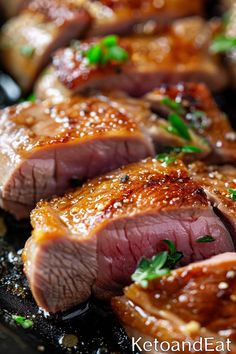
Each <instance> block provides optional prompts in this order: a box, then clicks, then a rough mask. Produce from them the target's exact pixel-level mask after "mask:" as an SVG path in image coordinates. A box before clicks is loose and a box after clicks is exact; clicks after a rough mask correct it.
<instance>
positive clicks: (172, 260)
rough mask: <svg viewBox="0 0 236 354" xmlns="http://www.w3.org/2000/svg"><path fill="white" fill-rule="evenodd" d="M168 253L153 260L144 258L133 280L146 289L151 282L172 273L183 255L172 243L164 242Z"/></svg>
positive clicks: (161, 254)
mask: <svg viewBox="0 0 236 354" xmlns="http://www.w3.org/2000/svg"><path fill="white" fill-rule="evenodd" d="M163 242H164V243H165V244H166V245H167V247H168V249H169V250H168V251H164V252H160V253H158V254H157V255H156V256H153V257H152V258H151V259H148V258H142V259H141V261H140V263H139V264H138V267H137V269H136V271H135V272H134V274H133V275H132V277H131V279H132V280H133V281H134V282H136V283H138V284H139V285H141V286H142V287H144V288H146V287H147V286H148V282H149V281H150V280H153V279H156V278H160V277H162V276H164V275H168V274H170V273H171V269H173V268H174V267H175V265H176V264H177V263H178V262H179V261H180V260H181V259H182V258H183V253H182V252H179V251H177V250H176V247H175V245H174V243H173V242H172V241H169V240H163Z"/></svg>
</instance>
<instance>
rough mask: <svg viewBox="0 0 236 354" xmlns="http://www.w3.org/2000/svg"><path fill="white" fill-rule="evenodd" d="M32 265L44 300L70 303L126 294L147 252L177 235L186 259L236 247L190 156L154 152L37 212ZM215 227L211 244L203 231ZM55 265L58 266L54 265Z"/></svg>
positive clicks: (48, 304) (50, 305)
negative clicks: (192, 174) (168, 159)
mask: <svg viewBox="0 0 236 354" xmlns="http://www.w3.org/2000/svg"><path fill="white" fill-rule="evenodd" d="M31 222H32V226H33V232H32V237H31V238H30V239H29V240H28V241H27V244H26V247H25V250H24V258H23V260H24V267H25V272H26V274H27V277H28V280H29V283H30V286H31V290H32V292H33V295H34V297H35V299H36V301H37V303H38V305H39V306H41V307H43V308H45V309H47V310H48V311H52V312H56V311H60V310H64V309H66V308H69V307H70V306H73V305H75V304H78V303H80V302H82V301H85V300H87V299H88V297H89V296H90V295H91V294H94V295H95V296H96V297H98V298H100V299H108V298H110V297H111V296H112V295H114V294H120V291H121V289H122V287H123V286H124V285H127V284H129V283H130V276H131V274H132V273H133V272H134V270H135V268H136V266H137V263H138V262H139V260H140V258H141V257H142V256H146V257H151V256H153V255H154V254H156V252H158V251H160V250H162V249H163V239H169V240H171V241H173V242H175V244H176V246H177V247H178V249H179V250H181V251H182V252H183V253H184V259H183V262H184V263H188V262H190V261H192V260H199V259H205V258H207V257H209V256H212V255H216V254H218V253H220V252H223V251H225V252H226V251H233V250H234V247H233V244H232V240H231V238H230V235H229V232H228V231H227V229H226V228H225V226H224V224H223V223H222V222H221V220H220V219H219V218H218V217H217V216H216V215H215V213H214V211H213V209H212V208H211V206H210V204H209V203H208V200H207V198H206V195H205V193H204V192H203V190H202V188H201V186H200V184H199V183H195V182H194V181H192V180H191V179H190V178H189V176H188V172H187V170H186V168H185V167H184V165H183V163H182V162H180V161H176V162H174V163H173V164H172V165H169V166H166V164H165V163H164V164H162V163H160V162H158V161H156V160H154V159H148V160H144V161H143V162H140V163H136V164H132V165H128V166H126V167H123V168H121V169H119V170H117V171H114V172H111V173H109V174H107V175H104V176H101V177H98V178H96V179H93V180H91V181H88V182H87V183H85V184H84V185H83V186H82V187H81V188H77V189H76V190H75V191H73V192H71V193H68V194H66V195H65V196H64V197H61V198H55V199H53V200H52V201H49V202H48V201H41V202H40V203H39V204H38V205H37V207H36V209H35V210H34V211H33V212H32V214H31ZM205 234H212V235H214V237H215V242H214V244H213V245H212V244H211V245H210V246H209V245H208V246H206V245H203V244H200V243H198V242H197V241H196V240H197V238H198V237H200V236H202V235H205ZM52 269H53V273H52V274H51V271H52Z"/></svg>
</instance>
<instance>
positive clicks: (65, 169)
mask: <svg viewBox="0 0 236 354" xmlns="http://www.w3.org/2000/svg"><path fill="white" fill-rule="evenodd" d="M135 108H136V109H137V105H136V107H135ZM143 109H144V108H143V107H142V105H141V106H140V111H139V113H138V114H142V113H141V112H142V110H143ZM144 114H145V112H144ZM133 115H134V113H133V111H132V105H131V104H130V105H129V107H126V109H120V107H115V105H113V104H112V102H111V101H109V99H107V100H105V99H104V100H102V99H99V98H96V97H94V98H92V97H91V98H83V97H73V98H68V99H67V100H65V101H64V102H63V103H60V104H56V105H53V104H51V103H50V102H43V103H41V102H36V103H29V102H26V103H22V104H19V105H17V106H13V107H9V108H6V109H4V110H2V111H1V112H0V122H1V124H0V137H1V139H0V157H1V161H2V162H3V163H2V165H1V169H0V183H1V197H2V199H3V200H4V202H3V204H2V206H3V208H5V209H7V210H9V211H11V212H13V213H14V214H15V215H16V216H18V217H22V216H21V215H22V213H23V212H24V210H25V208H24V207H23V205H25V206H26V205H27V206H28V208H33V206H34V205H35V203H36V202H37V201H38V200H40V199H41V198H47V197H50V196H52V195H61V194H62V193H63V192H65V190H66V189H67V188H69V187H70V180H71V178H72V177H74V178H77V179H78V181H81V180H84V179H86V178H90V177H94V176H96V175H98V174H99V173H102V172H106V171H109V170H112V169H113V168H117V167H120V166H122V165H124V164H127V163H130V162H134V161H138V160H139V159H142V158H145V157H147V156H152V155H153V153H154V151H153V146H152V143H151V141H150V139H149V137H148V136H146V135H145V133H143V132H142V131H141V129H140V128H139V127H138V125H137V124H136V123H135V121H134V119H133ZM8 202H12V203H13V204H12V205H8ZM14 203H15V205H17V203H22V208H16V210H15V207H14ZM28 208H27V209H28ZM28 213H29V210H26V213H23V216H24V217H25V216H28Z"/></svg>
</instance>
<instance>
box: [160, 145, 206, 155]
mask: <svg viewBox="0 0 236 354" xmlns="http://www.w3.org/2000/svg"><path fill="white" fill-rule="evenodd" d="M166 149H167V151H168V152H174V153H176V154H179V153H185V154H195V153H197V154H200V153H202V149H200V148H199V147H197V146H193V145H184V146H178V147H171V146H170V147H168V148H166Z"/></svg>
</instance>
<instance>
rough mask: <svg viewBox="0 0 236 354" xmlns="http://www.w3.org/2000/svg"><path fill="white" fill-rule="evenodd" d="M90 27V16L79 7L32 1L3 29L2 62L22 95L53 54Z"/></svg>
mask: <svg viewBox="0 0 236 354" xmlns="http://www.w3.org/2000/svg"><path fill="white" fill-rule="evenodd" d="M89 24H90V16H89V14H88V13H87V12H86V10H84V9H81V8H80V7H78V6H76V5H73V4H67V3H65V2H64V1H62V0H33V1H31V3H30V4H29V6H28V7H27V8H26V9H25V10H24V11H22V12H21V13H20V15H18V16H17V17H15V18H12V19H10V20H9V21H8V22H7V23H6V24H5V25H4V26H3V28H2V36H1V59H2V63H3V65H4V67H5V68H6V70H7V71H8V72H9V73H10V74H11V75H12V76H13V77H14V78H15V79H16V80H17V82H18V83H19V85H20V86H21V87H22V89H23V92H24V93H25V92H28V91H29V90H30V89H31V88H32V85H33V83H34V81H35V79H36V78H37V76H38V74H39V73H40V72H41V70H42V69H43V68H44V67H45V66H46V65H47V64H48V62H49V61H50V56H51V54H52V52H53V51H54V50H56V49H57V48H59V47H61V46H65V45H67V44H69V43H70V40H71V39H73V38H78V37H80V36H81V35H82V34H83V33H84V32H85V30H86V29H87V27H88V25H89ZM16 63H17V65H16Z"/></svg>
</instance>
